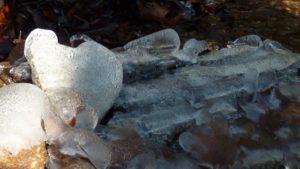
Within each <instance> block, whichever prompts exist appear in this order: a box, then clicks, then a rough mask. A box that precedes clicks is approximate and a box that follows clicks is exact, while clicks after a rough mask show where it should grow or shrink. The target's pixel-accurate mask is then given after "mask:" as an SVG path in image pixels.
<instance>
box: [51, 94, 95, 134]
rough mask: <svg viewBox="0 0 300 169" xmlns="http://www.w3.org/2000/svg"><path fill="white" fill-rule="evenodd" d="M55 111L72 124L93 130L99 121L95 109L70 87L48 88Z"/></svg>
mask: <svg viewBox="0 0 300 169" xmlns="http://www.w3.org/2000/svg"><path fill="white" fill-rule="evenodd" d="M48 95H50V96H53V97H51V98H52V99H51V104H52V105H53V108H54V112H55V113H56V114H57V115H59V117H60V118H61V119H62V120H63V121H64V122H65V123H66V124H69V125H70V126H76V127H78V128H84V129H88V130H92V129H94V128H95V127H96V125H97V123H98V116H97V113H96V112H95V110H94V109H93V108H92V107H90V106H87V105H85V104H84V102H83V100H82V98H81V97H80V95H79V94H78V93H77V92H74V91H73V90H71V89H69V88H59V89H56V90H54V91H52V90H48Z"/></svg>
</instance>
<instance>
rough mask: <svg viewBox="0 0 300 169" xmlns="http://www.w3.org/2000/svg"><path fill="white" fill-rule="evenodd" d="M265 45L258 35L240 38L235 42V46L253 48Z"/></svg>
mask: <svg viewBox="0 0 300 169" xmlns="http://www.w3.org/2000/svg"><path fill="white" fill-rule="evenodd" d="M262 44H263V42H262V40H261V38H260V37H259V36H257V35H246V36H242V37H239V38H238V39H236V40H235V41H233V45H234V46H241V45H248V46H253V47H259V46H261V45H262Z"/></svg>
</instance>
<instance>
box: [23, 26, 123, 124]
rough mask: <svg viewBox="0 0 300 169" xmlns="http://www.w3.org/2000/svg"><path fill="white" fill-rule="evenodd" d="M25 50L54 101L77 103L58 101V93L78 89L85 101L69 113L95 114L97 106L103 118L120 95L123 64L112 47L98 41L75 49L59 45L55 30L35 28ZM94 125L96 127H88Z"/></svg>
mask: <svg viewBox="0 0 300 169" xmlns="http://www.w3.org/2000/svg"><path fill="white" fill-rule="evenodd" d="M24 52H25V56H26V58H27V60H28V61H29V63H30V65H31V68H32V80H33V82H34V83H35V84H37V85H38V86H40V87H41V88H42V89H43V90H44V91H45V92H46V94H47V95H48V97H49V99H50V101H51V103H52V104H54V102H55V103H57V102H60V105H64V104H65V102H66V105H68V104H69V105H72V104H73V103H68V102H70V100H71V101H72V100H76V99H60V101H58V100H57V98H56V96H57V95H62V94H61V93H60V92H62V91H64V90H65V89H66V90H67V92H65V94H66V95H68V93H70V96H66V97H61V98H68V97H69V98H71V97H73V96H74V92H75V93H77V94H78V95H79V96H80V99H81V100H82V102H83V104H80V105H78V108H76V107H75V109H76V110H77V111H78V112H67V113H71V114H72V113H73V114H78V113H80V112H84V113H87V112H91V113H90V114H89V116H91V117H92V116H93V111H94V110H90V109H91V108H93V109H95V111H96V112H97V113H98V116H99V117H100V118H102V117H103V116H104V115H105V112H106V111H107V110H108V109H109V108H110V107H111V105H112V104H113V102H114V100H115V98H116V97H117V95H118V94H119V91H120V89H121V86H122V78H123V73H122V65H121V63H120V62H119V61H118V60H117V58H116V57H115V55H114V54H113V53H112V52H111V51H110V50H109V49H107V48H105V47H104V46H102V45H100V44H98V43H96V42H94V41H87V42H84V43H82V44H81V45H79V46H78V47H76V48H72V47H68V46H64V45H61V44H59V43H58V40H57V36H56V35H55V33H54V32H53V31H50V30H43V29H35V30H34V31H32V32H31V33H30V34H29V36H28V37H27V39H26V42H25V51H24ZM54 107H55V105H54ZM56 107H57V106H56ZM58 107H63V106H58ZM67 107H68V106H67ZM69 107H70V106H69ZM89 110H90V111H89ZM59 111H61V112H64V110H59ZM58 114H59V113H58ZM59 115H60V114H59ZM60 116H61V118H62V119H63V120H64V121H68V120H70V119H67V118H66V117H68V115H66V114H64V115H60ZM76 120H77V119H76ZM94 124H95V123H94V122H93V123H92V125H94ZM91 127H94V126H88V127H87V128H91Z"/></svg>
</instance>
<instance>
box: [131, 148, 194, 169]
mask: <svg viewBox="0 0 300 169" xmlns="http://www.w3.org/2000/svg"><path fill="white" fill-rule="evenodd" d="M127 169H200V167H198V166H197V164H196V163H195V162H193V161H192V160H189V159H187V158H186V157H184V156H182V155H175V157H173V158H171V159H167V158H165V157H163V156H158V157H157V156H156V155H155V154H154V153H153V152H151V151H150V152H147V153H143V154H140V155H138V156H136V157H135V158H133V159H132V160H131V161H130V162H129V164H128V167H127Z"/></svg>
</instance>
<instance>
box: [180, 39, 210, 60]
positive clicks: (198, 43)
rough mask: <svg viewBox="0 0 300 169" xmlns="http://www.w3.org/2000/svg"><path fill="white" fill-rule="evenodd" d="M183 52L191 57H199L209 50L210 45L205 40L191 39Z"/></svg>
mask: <svg viewBox="0 0 300 169" xmlns="http://www.w3.org/2000/svg"><path fill="white" fill-rule="evenodd" d="M182 50H183V52H184V53H185V54H187V55H190V56H198V55H199V53H201V52H203V51H205V50H208V43H207V42H206V41H205V40H196V39H189V40H188V41H186V42H185V43H184V45H183V48H182Z"/></svg>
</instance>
